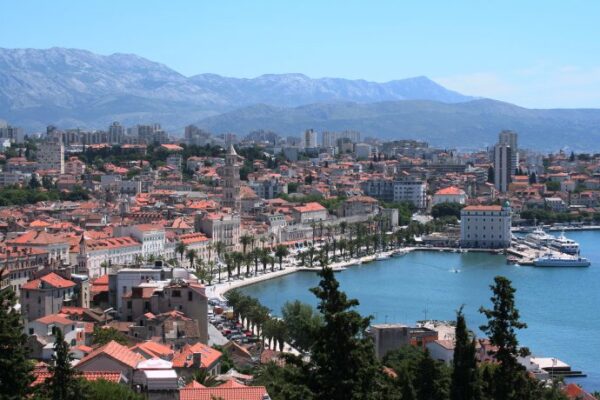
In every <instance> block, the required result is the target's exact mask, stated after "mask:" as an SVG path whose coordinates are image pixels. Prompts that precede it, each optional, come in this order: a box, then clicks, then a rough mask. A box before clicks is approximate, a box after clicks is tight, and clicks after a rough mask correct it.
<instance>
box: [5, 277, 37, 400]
mask: <svg viewBox="0 0 600 400" xmlns="http://www.w3.org/2000/svg"><path fill="white" fill-rule="evenodd" d="M3 273H4V269H2V270H0V277H1V276H2V275H3ZM15 304H16V299H15V293H14V292H13V290H12V289H11V288H7V289H5V290H2V291H0V399H2V400H9V399H24V398H26V397H27V395H28V394H29V393H30V392H31V388H30V385H31V383H32V382H33V380H34V378H33V375H32V371H33V364H32V363H31V362H29V361H28V359H27V349H26V347H25V345H26V343H27V336H26V335H25V334H24V333H23V323H22V322H21V318H20V315H19V314H18V313H17V312H15V311H14V306H15Z"/></svg>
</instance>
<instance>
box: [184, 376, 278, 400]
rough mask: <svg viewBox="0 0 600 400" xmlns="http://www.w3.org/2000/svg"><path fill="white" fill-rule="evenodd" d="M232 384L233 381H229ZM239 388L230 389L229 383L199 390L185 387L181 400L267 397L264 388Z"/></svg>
mask: <svg viewBox="0 0 600 400" xmlns="http://www.w3.org/2000/svg"><path fill="white" fill-rule="evenodd" d="M229 382H232V381H229ZM238 385H239V386H235V387H230V385H227V383H224V384H223V385H220V386H217V387H208V388H197V387H184V388H182V389H181V390H180V391H179V399H180V400H212V399H222V400H263V399H264V398H265V397H266V396H265V395H267V394H268V393H267V389H266V388H265V387H264V386H245V385H242V384H238Z"/></svg>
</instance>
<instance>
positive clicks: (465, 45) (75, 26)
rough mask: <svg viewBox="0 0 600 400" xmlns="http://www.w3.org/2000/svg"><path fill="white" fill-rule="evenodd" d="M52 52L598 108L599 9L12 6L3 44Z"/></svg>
mask: <svg viewBox="0 0 600 400" xmlns="http://www.w3.org/2000/svg"><path fill="white" fill-rule="evenodd" d="M409 3H411V4H409ZM52 46H60V47H73V48H82V49H88V50H91V51H94V52H97V53H100V54H111V53H115V52H121V53H135V54H138V55H141V56H143V57H146V58H149V59H151V60H154V61H159V62H162V63H165V64H167V65H168V66H170V67H171V68H173V69H175V70H177V71H179V72H181V73H182V74H184V75H194V74H198V73H203V72H213V73H218V74H222V75H227V76H236V77H254V76H257V75H261V74H265V73H284V72H301V73H304V74H306V75H309V76H311V77H324V76H330V77H343V78H352V79H358V78H361V79H367V80H373V81H388V80H392V79H401V78H405V77H411V76H418V75H425V76H428V77H430V78H432V79H434V80H436V81H437V82H439V83H441V84H443V85H445V86H446V87H448V88H450V89H455V90H458V91H460V92H463V93H466V94H471V95H478V96H485V97H492V98H496V99H500V100H506V101H510V102H513V103H516V104H519V105H523V106H527V107H600V1H596V0H590V1H577V0H573V1H564V0H556V1H552V0H545V1H523V0H520V1H507V0H503V1H491V0H472V1H458V0H453V1H429V2H428V1H412V2H408V1H399V0H397V1H379V0H369V1H366V0H365V1H351V0H344V1H330V0H320V1H308V0H301V1H284V0H279V1H256V0H252V1H251V0H246V1H228V0H222V1H209V0H206V1H202V0H196V1H191V0H190V1H176V0H164V1H151V0H143V1H142V0H119V1H116V0H113V1H109V0H104V1H92V0H85V1H76V0H71V1H57V0H51V1H50V0H43V1H42V0H40V1H27V0H19V1H6V2H3V4H2V7H1V14H0V47H8V48H17V47H33V48H48V47H52Z"/></svg>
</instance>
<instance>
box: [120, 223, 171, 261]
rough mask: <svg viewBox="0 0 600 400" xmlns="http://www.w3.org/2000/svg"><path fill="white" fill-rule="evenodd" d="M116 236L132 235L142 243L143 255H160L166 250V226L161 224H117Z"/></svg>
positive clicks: (145, 256)
mask: <svg viewBox="0 0 600 400" xmlns="http://www.w3.org/2000/svg"><path fill="white" fill-rule="evenodd" d="M114 235H115V236H116V237H122V236H131V237H133V238H135V239H136V240H137V241H138V242H140V243H141V244H142V253H141V255H142V257H144V258H147V257H148V256H154V257H159V256H161V255H164V251H165V228H164V227H163V226H161V225H152V224H140V225H129V226H116V227H115V228H114Z"/></svg>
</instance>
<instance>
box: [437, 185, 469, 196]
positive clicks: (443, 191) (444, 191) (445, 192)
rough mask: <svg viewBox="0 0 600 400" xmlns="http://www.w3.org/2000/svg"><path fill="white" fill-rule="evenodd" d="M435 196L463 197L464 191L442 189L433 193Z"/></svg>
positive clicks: (453, 187)
mask: <svg viewBox="0 0 600 400" xmlns="http://www.w3.org/2000/svg"><path fill="white" fill-rule="evenodd" d="M435 194H436V195H445V196H448V195H455V196H459V195H464V194H465V191H464V190H462V189H459V188H457V187H455V186H448V187H447V188H443V189H440V190H438V191H437V192H435Z"/></svg>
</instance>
